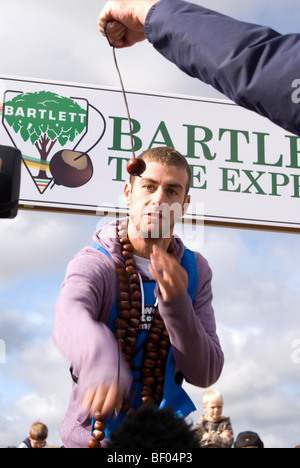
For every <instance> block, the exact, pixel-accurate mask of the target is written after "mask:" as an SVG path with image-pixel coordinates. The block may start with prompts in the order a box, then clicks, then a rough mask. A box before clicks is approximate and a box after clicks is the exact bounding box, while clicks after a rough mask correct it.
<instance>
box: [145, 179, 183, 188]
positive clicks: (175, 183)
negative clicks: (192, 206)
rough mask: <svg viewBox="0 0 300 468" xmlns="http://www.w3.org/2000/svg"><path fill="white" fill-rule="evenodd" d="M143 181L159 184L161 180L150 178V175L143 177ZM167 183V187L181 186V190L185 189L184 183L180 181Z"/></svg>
mask: <svg viewBox="0 0 300 468" xmlns="http://www.w3.org/2000/svg"><path fill="white" fill-rule="evenodd" d="M142 182H147V183H150V184H155V185H158V184H159V182H158V181H157V180H154V179H150V178H149V177H142ZM166 185H167V187H172V188H179V189H181V190H184V187H183V185H181V184H180V183H179V182H174V183H167V184H166Z"/></svg>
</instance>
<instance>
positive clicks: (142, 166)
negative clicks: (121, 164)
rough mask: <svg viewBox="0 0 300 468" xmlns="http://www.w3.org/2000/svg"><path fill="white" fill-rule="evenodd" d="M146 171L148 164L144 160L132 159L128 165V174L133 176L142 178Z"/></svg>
mask: <svg viewBox="0 0 300 468" xmlns="http://www.w3.org/2000/svg"><path fill="white" fill-rule="evenodd" d="M145 170H146V163H145V161H144V160H143V159H140V158H132V159H129V161H128V163H127V172H128V173H129V174H130V175H132V176H135V177H136V176H141V175H142V174H143V172H145Z"/></svg>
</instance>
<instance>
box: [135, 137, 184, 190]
mask: <svg viewBox="0 0 300 468" xmlns="http://www.w3.org/2000/svg"><path fill="white" fill-rule="evenodd" d="M138 159H143V160H144V161H149V162H150V161H151V162H159V163H161V164H162V165H163V166H175V167H180V168H183V169H185V170H186V172H187V176H188V181H187V185H186V196H187V194H188V193H189V190H190V187H191V179H192V173H191V169H190V166H189V165H188V163H187V160H186V158H185V157H184V156H183V155H182V154H181V153H179V152H178V151H177V150H175V149H174V148H169V147H168V146H159V147H157V148H151V149H148V150H146V151H144V152H143V153H142V154H140V155H139V156H138ZM135 178H136V176H130V183H131V185H133V184H134V181H135Z"/></svg>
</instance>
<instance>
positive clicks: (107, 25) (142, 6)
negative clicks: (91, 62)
mask: <svg viewBox="0 0 300 468" xmlns="http://www.w3.org/2000/svg"><path fill="white" fill-rule="evenodd" d="M158 1H159V0H110V1H108V2H107V3H106V5H105V7H104V8H103V10H102V11H101V13H100V15H99V18H98V26H99V31H100V33H101V34H102V35H103V36H107V37H108V38H109V42H110V44H111V45H112V46H114V47H116V48H123V47H130V46H133V45H134V44H136V43H138V42H142V41H143V40H144V39H146V36H145V33H144V25H145V21H146V17H147V14H148V12H149V10H150V8H151V7H152V6H153V5H155V4H156V3H158Z"/></svg>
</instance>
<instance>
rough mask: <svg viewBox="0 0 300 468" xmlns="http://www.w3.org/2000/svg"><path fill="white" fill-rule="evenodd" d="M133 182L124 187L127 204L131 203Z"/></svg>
mask: <svg viewBox="0 0 300 468" xmlns="http://www.w3.org/2000/svg"><path fill="white" fill-rule="evenodd" d="M131 189H132V187H131V184H130V183H129V182H127V183H126V184H125V187H124V199H125V203H126V205H127V206H130V204H131Z"/></svg>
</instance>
